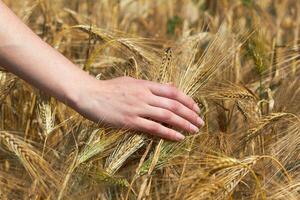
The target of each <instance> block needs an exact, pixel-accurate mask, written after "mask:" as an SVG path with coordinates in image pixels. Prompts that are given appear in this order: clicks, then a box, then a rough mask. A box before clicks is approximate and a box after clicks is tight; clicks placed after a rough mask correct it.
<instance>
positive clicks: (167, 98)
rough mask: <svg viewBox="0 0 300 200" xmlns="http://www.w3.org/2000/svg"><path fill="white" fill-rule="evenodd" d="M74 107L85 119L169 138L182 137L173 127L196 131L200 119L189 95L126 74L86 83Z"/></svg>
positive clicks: (165, 85)
mask: <svg viewBox="0 0 300 200" xmlns="http://www.w3.org/2000/svg"><path fill="white" fill-rule="evenodd" d="M78 92H79V93H80V95H79V96H78V98H77V100H76V101H75V104H74V106H73V107H74V108H75V110H77V111H78V112H79V113H81V114H82V115H83V116H85V117H86V118H88V119H90V120H92V121H95V122H104V123H107V124H110V125H113V126H115V127H124V128H130V129H134V130H140V131H143V132H147V133H149V134H151V135H155V136H159V137H162V138H165V139H170V140H176V141H179V140H182V139H184V136H183V135H182V134H181V133H179V132H178V131H176V130H173V129H171V128H169V127H166V126H164V125H163V124H160V123H164V124H168V125H170V126H172V127H174V128H179V129H183V130H185V131H189V132H198V131H199V129H198V127H199V126H203V124H204V122H203V120H202V119H201V118H200V117H199V116H198V114H197V113H198V112H199V107H198V106H197V104H196V103H195V102H194V101H193V99H192V98H190V97H188V96H186V95H185V94H184V93H183V92H181V91H179V90H178V89H176V88H175V87H174V86H173V85H170V84H159V83H155V82H151V81H146V80H139V79H134V78H130V77H119V78H115V79H111V80H96V79H93V80H91V81H90V82H87V83H86V84H85V85H84V86H83V88H82V90H78Z"/></svg>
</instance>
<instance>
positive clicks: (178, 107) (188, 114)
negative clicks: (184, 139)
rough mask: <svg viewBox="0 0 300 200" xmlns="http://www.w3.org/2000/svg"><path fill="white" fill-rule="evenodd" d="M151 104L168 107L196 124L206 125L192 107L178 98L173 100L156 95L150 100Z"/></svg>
mask: <svg viewBox="0 0 300 200" xmlns="http://www.w3.org/2000/svg"><path fill="white" fill-rule="evenodd" d="M149 105H151V106H155V107H160V108H164V109H167V110H169V111H171V112H173V113H175V114H176V115H178V116H180V117H182V118H184V119H186V120H188V121H190V122H191V123H193V124H194V125H195V126H203V125H204V122H203V120H202V119H201V118H200V117H199V115H198V114H197V113H196V112H195V111H194V110H191V109H190V108H188V107H186V106H185V105H183V104H182V103H180V102H178V101H176V100H172V99H168V98H164V97H160V96H154V97H153V98H152V99H151V100H150V102H149Z"/></svg>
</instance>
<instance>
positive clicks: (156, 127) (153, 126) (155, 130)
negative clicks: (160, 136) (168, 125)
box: [147, 124, 160, 133]
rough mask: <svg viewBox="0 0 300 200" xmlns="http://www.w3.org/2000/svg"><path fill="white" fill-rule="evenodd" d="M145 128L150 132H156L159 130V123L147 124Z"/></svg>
mask: <svg viewBox="0 0 300 200" xmlns="http://www.w3.org/2000/svg"><path fill="white" fill-rule="evenodd" d="M147 129H148V130H149V131H151V132H156V133H157V132H160V125H158V124H153V125H149V126H148V127H147Z"/></svg>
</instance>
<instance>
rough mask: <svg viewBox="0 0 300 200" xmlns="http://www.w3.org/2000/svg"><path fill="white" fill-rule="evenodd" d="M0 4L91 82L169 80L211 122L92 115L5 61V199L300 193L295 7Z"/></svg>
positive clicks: (0, 127) (79, 0)
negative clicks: (176, 129)
mask: <svg viewBox="0 0 300 200" xmlns="http://www.w3.org/2000/svg"><path fill="white" fill-rule="evenodd" d="M4 2H5V3H6V5H7V6H8V7H10V8H11V9H12V10H13V11H14V12H15V13H16V14H17V15H18V16H19V17H20V18H21V19H22V20H23V21H24V22H25V23H26V24H27V25H28V26H29V27H30V28H31V29H32V30H33V31H34V32H35V33H37V34H38V35H39V36H40V37H41V38H42V39H43V40H44V41H46V42H47V43H49V44H50V45H51V46H52V47H54V48H55V49H57V50H58V51H59V52H61V53H62V54H63V55H65V56H66V57H67V58H69V59H70V60H71V61H72V62H74V63H75V64H76V65H77V66H78V67H80V68H82V69H83V70H85V71H87V72H88V73H89V74H91V75H93V76H95V77H96V78H97V79H100V80H106V79H111V78H115V77H119V76H130V77H134V78H137V79H146V80H151V81H156V82H160V83H169V82H172V83H173V84H174V85H175V86H176V87H178V88H179V89H180V90H182V91H183V92H184V93H185V94H187V95H189V96H190V97H192V98H193V99H194V100H195V101H196V102H197V103H198V105H199V107H200V108H201V113H200V115H201V117H203V119H204V121H205V126H203V127H202V128H201V129H200V131H199V132H198V133H197V134H190V133H187V132H182V133H183V134H184V135H185V136H186V137H185V140H184V141H182V142H171V141H168V140H164V139H160V138H157V137H152V136H150V135H147V134H145V133H142V132H137V131H133V130H128V129H117V128H114V127H109V126H104V125H102V124H101V123H93V122H91V121H89V120H87V119H85V118H84V117H82V116H81V115H79V114H78V113H77V112H75V111H74V110H72V109H71V108H69V107H68V106H66V105H65V104H63V103H62V102H59V101H58V100H56V99H55V98H53V97H50V96H48V95H47V94H45V93H43V92H42V91H40V90H38V89H36V88H34V87H32V86H30V85H29V84H28V83H26V82H25V81H23V80H21V79H19V78H18V77H16V76H14V75H12V74H11V73H9V72H7V71H5V70H4V69H1V68H0V69H1V70H0V199H1V200H2V199H3V200H6V199H9V200H10V199H28V200H29V199H34V200H40V199H49V200H50V199H59V200H63V199H70V200H73V199H76V200H77V199H80V200H81V199H99V200H202V199H205V200H206V199H211V200H223V199H237V200H248V199H249V200H250V199H257V200H261V199H262V200H264V199H272V200H299V199H300V1H298V0H4ZM39 67H43V66H39ZM49 76H51V74H49ZM66 84H68V83H66Z"/></svg>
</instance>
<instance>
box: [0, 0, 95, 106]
mask: <svg viewBox="0 0 300 200" xmlns="http://www.w3.org/2000/svg"><path fill="white" fill-rule="evenodd" d="M0 66H1V67H4V68H6V69H7V70H8V71H11V72H12V73H14V74H16V75H17V76H19V77H21V78H22V79H24V80H26V81H27V82H29V83H30V84H32V85H34V86H35V87H37V88H39V89H41V90H43V91H45V92H47V93H49V94H50V95H53V96H55V97H57V98H58V99H59V100H61V101H63V102H65V103H68V104H72V103H73V102H72V101H74V98H76V97H75V94H76V90H79V88H78V87H81V86H84V83H86V81H89V80H90V79H91V76H89V75H88V74H87V73H85V72H84V71H82V70H81V69H79V68H78V67H76V66H75V65H74V64H73V63H71V62H70V61H69V60H68V59H66V58H65V57H64V56H63V55H61V54H60V53H59V52H57V51H56V50H55V49H53V48H52V47H51V46H49V45H48V44H47V43H45V42H44V41H42V40H41V39H40V38H39V37H38V36H37V35H36V34H34V33H33V32H32V31H31V30H30V29H29V28H28V27H27V26H26V25H25V24H23V23H22V22H21V20H19V19H18V18H17V17H16V16H15V15H14V14H13V13H12V12H11V11H10V10H9V9H8V8H7V7H6V6H5V5H4V3H2V2H1V1H0Z"/></svg>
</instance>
